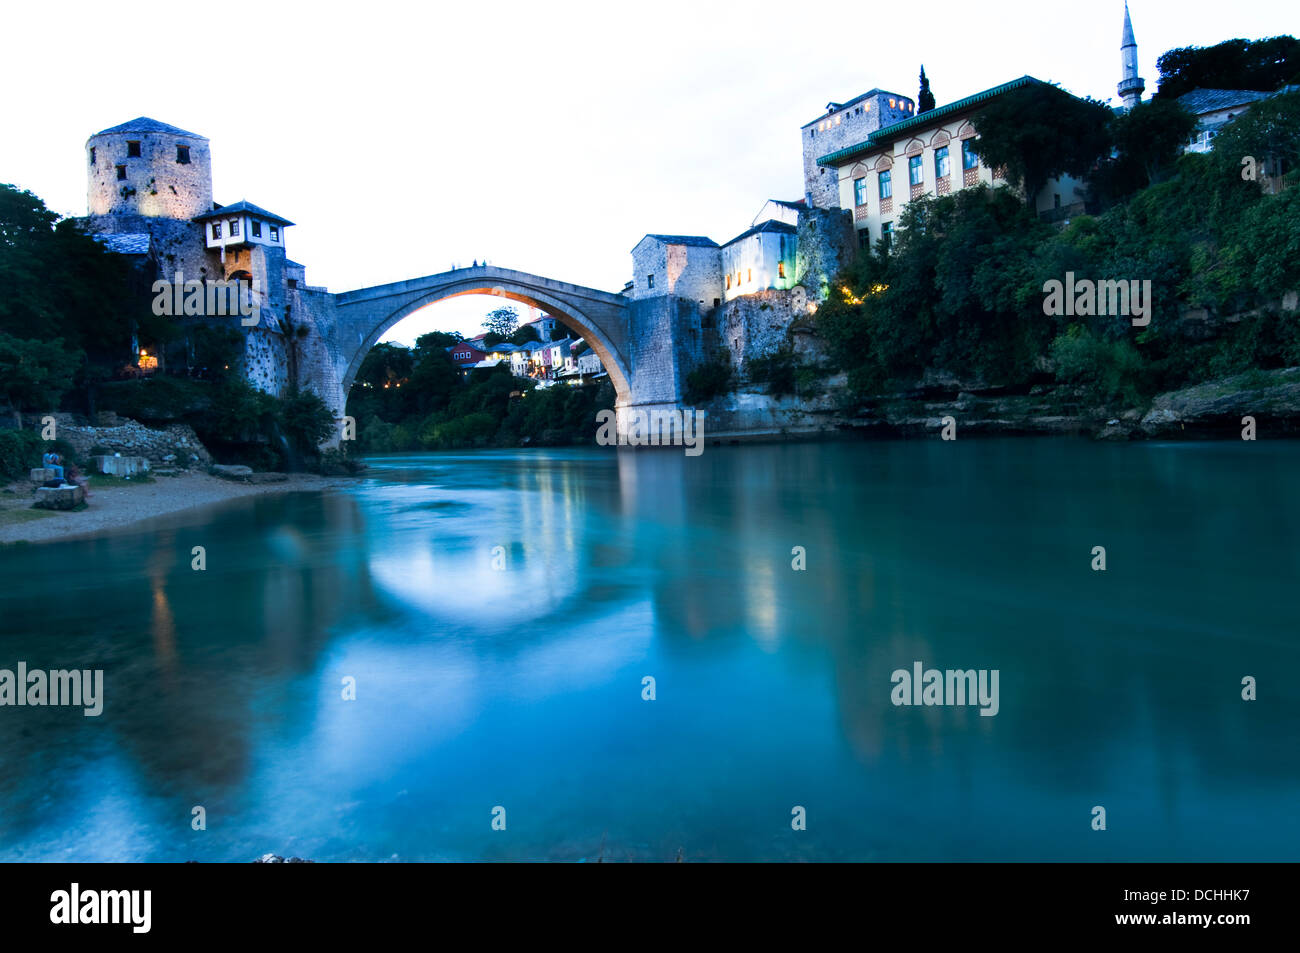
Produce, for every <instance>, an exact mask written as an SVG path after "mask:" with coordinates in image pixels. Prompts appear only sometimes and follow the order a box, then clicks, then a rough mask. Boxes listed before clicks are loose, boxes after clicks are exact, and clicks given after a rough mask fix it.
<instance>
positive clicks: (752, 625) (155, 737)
mask: <svg viewBox="0 0 1300 953" xmlns="http://www.w3.org/2000/svg"><path fill="white" fill-rule="evenodd" d="M1253 452H1256V453H1257V456H1256V457H1255V458H1253V462H1252V467H1253V470H1252V473H1253V479H1254V483H1253V490H1252V494H1251V497H1250V499H1249V500H1244V499H1243V500H1239V502H1238V504H1237V505H1236V506H1235V508H1234V510H1233V511H1232V513H1231V515H1230V517H1228V516H1227V515H1226V514H1225V517H1224V518H1219V517H1217V516H1215V515H1214V514H1215V513H1217V512H1219V510H1218V509H1217V508H1216V506H1217V501H1221V500H1222V499H1223V498H1224V494H1225V493H1229V492H1231V491H1232V488H1234V487H1236V486H1237V482H1236V481H1237V479H1238V474H1239V469H1238V465H1237V464H1236V463H1235V462H1234V460H1233V459H1232V458H1231V456H1230V454H1228V452H1227V451H1226V450H1225V448H1222V447H1217V446H1196V445H1184V446H1179V447H1162V446H1159V445H1150V446H1144V447H1111V446H1105V447H1097V446H1093V445H1091V444H1084V443H1074V442H1065V441H1021V442H1015V441H996V440H990V441H969V442H965V443H962V442H959V443H958V444H956V445H954V444H950V443H948V444H945V443H941V442H938V441H924V442H903V443H887V444H884V443H882V444H870V445H856V444H853V445H850V444H828V445H802V446H781V447H756V446H750V447H736V448H710V449H709V450H708V452H706V453H705V454H704V455H703V456H701V457H698V458H688V457H686V456H684V455H683V454H682V453H681V452H680V451H679V450H677V451H674V450H667V451H661V452H654V451H632V450H624V451H620V452H614V451H596V450H567V451H529V452H525V451H499V452H483V453H474V454H425V455H414V456H409V457H389V458H382V459H377V460H376V461H374V462H375V468H374V470H373V471H372V473H371V475H370V477H369V478H368V479H367V480H365V481H363V482H362V483H360V484H359V485H358V487H357V488H356V489H354V490H349V491H344V492H337V493H329V494H293V495H286V496H283V497H278V498H271V497H264V498H260V499H253V500H245V501H238V502H236V503H233V504H231V505H229V506H227V507H224V508H221V509H219V510H216V511H213V512H208V513H201V514H189V515H182V516H178V517H175V518H169V519H167V520H162V521H159V522H158V523H157V524H155V525H154V526H152V527H149V528H147V529H143V530H140V531H134V532H128V533H124V534H121V535H118V536H114V537H108V538H104V539H101V540H96V541H83V542H70V543H63V544H55V545H49V546H39V547H25V548H23V549H21V550H15V549H10V550H3V551H0V578H2V579H3V581H4V587H3V590H2V593H0V616H2V617H3V618H4V619H5V620H6V622H5V633H6V640H5V649H6V659H5V660H4V661H3V662H0V667H13V665H15V664H16V663H17V661H19V660H24V661H26V662H27V663H28V664H29V666H32V667H46V668H51V667H58V668H73V667H78V668H82V667H84V668H103V669H104V670H105V692H106V702H105V711H104V714H103V715H102V716H101V717H100V718H98V719H94V718H85V717H83V716H82V715H81V713H80V711H68V710H64V709H49V708H46V709H32V708H27V709H21V710H19V709H0V714H3V715H4V717H2V718H0V754H2V755H3V757H4V763H5V765H6V771H5V772H3V773H2V774H0V858H3V859H18V858H25V859H53V858H66V857H72V858H77V859H104V860H108V859H128V858H143V859H167V860H177V859H189V858H194V859H203V860H246V859H249V858H251V857H255V856H258V855H259V854H261V853H265V852H266V851H268V850H270V851H274V852H276V853H281V854H298V855H301V856H309V857H314V858H316V859H320V860H343V859H371V860H376V859H387V858H389V857H391V856H393V855H397V856H398V857H400V858H403V859H434V858H470V857H483V858H495V859H508V858H527V857H537V858H553V859H580V858H584V857H586V858H591V859H594V857H595V855H596V852H597V851H598V850H599V845H600V844H601V842H602V840H603V841H604V843H605V844H606V850H607V854H606V859H621V858H623V857H635V858H639V859H656V860H660V859H663V860H666V859H672V858H673V857H675V856H676V852H677V850H678V848H681V849H682V850H683V851H684V856H685V858H686V859H687V860H691V859H714V858H719V859H721V858H729V859H730V858H734V859H758V858H773V859H790V858H811V859H904V858H917V859H1026V858H1041V859H1054V860H1059V859H1070V858H1080V859H1100V858H1102V857H1106V858H1116V857H1119V858H1123V859H1178V858H1186V859H1228V858H1233V859H1237V858H1252V859H1263V858H1272V859H1283V858H1292V857H1294V856H1295V855H1296V853H1297V848H1298V847H1300V837H1298V836H1297V833H1296V828H1295V826H1294V824H1293V823H1291V822H1290V821H1289V820H1288V818H1289V817H1290V816H1291V814H1290V806H1289V805H1290V804H1292V803H1294V798H1295V796H1296V794H1297V793H1300V759H1298V758H1297V756H1296V754H1295V752H1294V746H1292V745H1290V739H1292V738H1294V736H1295V733H1296V730H1297V729H1300V715H1297V714H1296V712H1300V705H1297V704H1296V702H1297V701H1300V697H1298V695H1300V691H1298V690H1297V688H1296V687H1295V686H1293V685H1291V684H1289V683H1287V682H1285V681H1275V682H1272V683H1270V685H1269V694H1270V695H1272V696H1273V699H1276V701H1274V700H1270V701H1269V702H1268V704H1269V705H1270V706H1271V707H1270V708H1269V709H1268V711H1267V717H1263V716H1261V715H1259V711H1260V710H1261V709H1256V708H1252V707H1250V703H1244V702H1242V701H1241V699H1240V695H1239V691H1238V689H1237V684H1238V681H1239V678H1240V675H1241V674H1255V675H1264V676H1267V674H1268V673H1269V672H1279V671H1282V672H1284V671H1290V670H1294V669H1295V666H1296V663H1297V662H1300V650H1297V648H1296V647H1295V644H1294V642H1293V641H1292V640H1288V639H1286V638H1282V637H1280V636H1278V633H1279V632H1284V631H1287V629H1286V624H1287V618H1286V616H1285V613H1286V610H1285V607H1283V606H1281V605H1280V604H1279V600H1278V599H1277V597H1276V594H1277V593H1278V592H1280V591H1285V588H1286V583H1287V580H1289V579H1290V578H1292V577H1293V575H1294V573H1295V572H1296V571H1297V570H1300V566H1297V561H1298V557H1297V556H1296V554H1295V553H1294V551H1293V547H1292V546H1291V545H1290V540H1292V539H1294V536H1295V531H1296V529H1297V528H1298V526H1300V503H1297V502H1296V501H1295V500H1294V499H1293V496H1292V494H1291V493H1290V492H1289V489H1288V486H1289V477H1288V474H1289V473H1291V472H1294V465H1295V463H1296V459H1295V457H1296V456H1297V453H1298V452H1300V451H1297V449H1295V448H1293V447H1290V446H1287V445H1281V444H1275V445H1261V447H1260V448H1257V450H1254V451H1253ZM1192 513H1199V514H1204V516H1203V517H1198V518H1196V519H1191V518H1188V515H1187V514H1192ZM1099 541H1104V542H1105V544H1106V545H1107V548H1108V553H1109V555H1110V563H1111V567H1110V569H1109V570H1108V571H1107V573H1105V574H1100V573H1092V572H1091V571H1090V570H1089V568H1088V563H1089V559H1088V553H1089V551H1090V548H1091V546H1092V545H1094V544H1095V543H1097V542H1099ZM194 545H204V546H205V547H206V548H207V566H208V568H207V570H206V571H203V572H196V571H194V570H192V569H191V568H190V555H189V554H190V548H191V547H192V546H194ZM796 546H799V547H803V549H804V551H805V553H806V559H807V569H806V570H803V571H796V570H795V569H793V568H792V567H791V561H792V558H793V557H792V554H791V550H792V548H793V547H796ZM69 567H71V568H69ZM918 660H919V661H922V662H923V663H924V664H925V665H926V666H934V667H937V668H976V669H982V668H987V669H998V670H1000V672H1001V693H1002V698H1001V710H1000V712H999V714H998V715H997V716H996V717H992V718H985V717H980V716H979V715H978V712H977V711H976V710H974V709H971V708H960V707H913V708H903V707H895V706H894V705H892V704H891V703H890V700H889V693H890V688H891V681H890V675H891V672H892V671H894V670H895V669H898V668H906V667H910V666H911V664H912V663H913V662H914V661H918ZM646 676H651V677H653V678H654V679H655V688H656V697H655V700H654V701H653V702H649V701H644V700H643V699H642V695H641V693H642V690H643V681H642V680H643V678H645V677H646ZM344 678H351V679H354V680H355V685H356V700H355V701H344V700H343V698H342V692H341V688H342V683H343V679H344ZM1257 704H1259V705H1263V704H1265V703H1264V702H1260V703H1257ZM1098 803H1101V804H1104V805H1106V807H1107V810H1108V813H1109V814H1110V817H1111V819H1112V823H1111V829H1110V830H1108V831H1107V832H1106V833H1105V835H1095V836H1094V832H1092V831H1091V830H1090V827H1089V821H1090V815H1089V811H1090V809H1091V807H1092V806H1093V805H1094V804H1098ZM199 804H201V805H203V806H204V807H205V808H206V809H207V814H208V818H209V826H208V830H206V831H192V830H191V829H190V826H189V821H190V810H191V808H192V807H193V806H194V805H199ZM496 805H502V806H505V807H506V809H507V813H508V819H509V821H508V830H507V831H506V832H494V831H492V830H491V828H490V825H489V822H490V819H491V818H490V813H489V812H490V811H491V809H492V807H494V806H496ZM794 805H802V806H804V807H806V808H807V810H808V818H809V825H808V830H806V831H802V832H794V831H792V830H791V829H790V825H789V818H790V811H791V808H792V807H793V806H794ZM1117 818H1118V819H1121V820H1122V823H1115V820H1116V819H1117ZM1210 819H1214V823H1209V820H1210ZM1103 841H1104V842H1103Z"/></svg>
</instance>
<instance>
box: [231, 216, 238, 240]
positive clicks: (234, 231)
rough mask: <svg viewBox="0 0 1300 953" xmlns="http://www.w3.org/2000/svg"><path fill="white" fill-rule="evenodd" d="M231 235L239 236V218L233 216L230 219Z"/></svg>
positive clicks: (233, 236) (232, 236)
mask: <svg viewBox="0 0 1300 953" xmlns="http://www.w3.org/2000/svg"><path fill="white" fill-rule="evenodd" d="M230 237H231V238H238V237H239V219H237V218H232V219H231V220H230Z"/></svg>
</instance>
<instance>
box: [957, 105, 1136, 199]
mask: <svg viewBox="0 0 1300 953" xmlns="http://www.w3.org/2000/svg"><path fill="white" fill-rule="evenodd" d="M1110 118H1111V111H1110V108H1109V107H1107V106H1106V105H1105V104H1104V103H1099V102H1097V101H1096V100H1093V99H1079V98H1077V97H1075V96H1071V95H1070V94H1069V93H1067V92H1065V91H1064V90H1063V89H1060V88H1059V87H1057V86H1052V85H1049V84H1047V83H1040V82H1037V81H1035V82H1033V83H1031V84H1030V85H1028V86H1021V87H1019V88H1017V89H1013V90H1010V91H1009V92H1007V93H1004V94H1003V95H1001V96H997V97H995V98H994V99H993V100H991V101H990V102H989V104H988V105H987V106H985V107H984V108H983V109H982V110H981V111H980V113H979V115H978V116H976V117H975V120H974V121H975V127H976V129H977V130H978V131H979V138H978V139H976V140H975V145H974V149H975V151H976V152H977V153H978V154H979V156H980V158H981V159H982V160H984V162H985V163H986V164H987V165H990V166H993V167H994V168H997V167H999V166H1002V167H1005V168H1006V170H1007V179H1008V181H1009V182H1011V183H1012V184H1013V185H1015V186H1016V187H1017V188H1019V189H1020V190H1021V191H1022V192H1023V194H1024V196H1025V198H1026V200H1027V201H1028V202H1030V203H1032V202H1033V201H1034V200H1035V198H1036V197H1037V196H1038V193H1039V192H1040V191H1042V188H1043V186H1044V185H1046V184H1047V180H1048V179H1050V178H1053V177H1055V176H1059V175H1063V174H1065V175H1072V176H1075V177H1077V178H1083V177H1084V176H1086V175H1087V173H1088V172H1089V171H1090V170H1091V169H1092V167H1093V165H1094V164H1095V163H1096V162H1097V160H1098V159H1099V158H1101V157H1102V156H1104V155H1106V154H1107V152H1109V149H1110V139H1109V136H1108V134H1107V126H1108V124H1109V122H1110Z"/></svg>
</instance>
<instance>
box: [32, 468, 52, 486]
mask: <svg viewBox="0 0 1300 953" xmlns="http://www.w3.org/2000/svg"><path fill="white" fill-rule="evenodd" d="M28 479H29V480H31V481H32V482H33V483H49V482H50V481H51V480H54V479H57V477H56V476H55V474H54V471H53V470H51V469H50V468H49V467H33V468H32V472H31V473H30V474H28Z"/></svg>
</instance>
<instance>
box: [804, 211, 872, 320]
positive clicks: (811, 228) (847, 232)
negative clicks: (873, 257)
mask: <svg viewBox="0 0 1300 953" xmlns="http://www.w3.org/2000/svg"><path fill="white" fill-rule="evenodd" d="M796 254H797V259H796V261H795V281H796V282H797V283H798V284H800V285H802V286H803V287H804V289H805V290H806V291H807V293H808V296H809V297H810V298H811V299H814V300H816V301H824V300H825V299H826V295H827V294H828V293H829V291H830V282H831V279H833V278H834V277H835V276H836V275H837V274H839V272H840V269H842V268H843V267H844V266H845V265H847V264H848V263H849V262H851V261H852V260H853V258H854V256H855V255H856V254H857V238H856V236H855V234H854V230H853V218H852V213H850V212H848V211H847V210H841V209H807V210H805V211H801V212H800V213H799V234H798V248H797V251H796Z"/></svg>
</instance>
